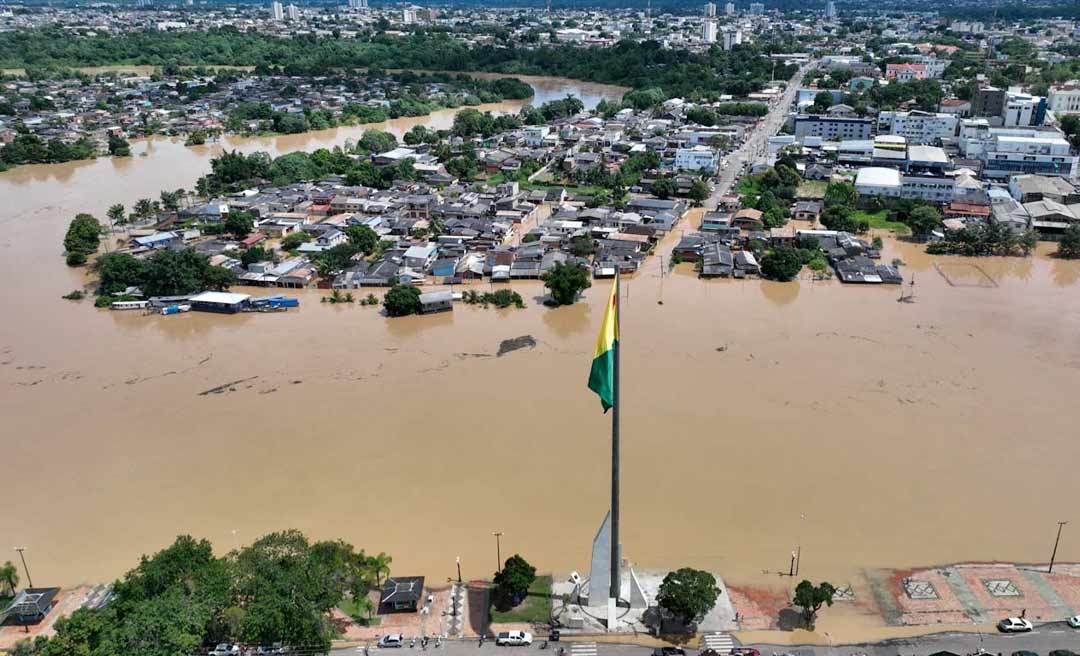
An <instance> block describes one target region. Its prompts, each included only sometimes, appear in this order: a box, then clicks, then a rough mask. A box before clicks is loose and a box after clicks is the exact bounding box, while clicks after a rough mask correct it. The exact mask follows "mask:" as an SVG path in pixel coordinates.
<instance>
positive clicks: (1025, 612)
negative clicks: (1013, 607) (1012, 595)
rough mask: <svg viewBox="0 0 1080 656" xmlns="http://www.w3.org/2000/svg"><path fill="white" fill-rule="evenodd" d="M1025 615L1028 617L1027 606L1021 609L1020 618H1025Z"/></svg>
mask: <svg viewBox="0 0 1080 656" xmlns="http://www.w3.org/2000/svg"><path fill="white" fill-rule="evenodd" d="M1025 617H1027V609H1026V608H1025V609H1024V610H1022V611H1020V619H1024V618H1025Z"/></svg>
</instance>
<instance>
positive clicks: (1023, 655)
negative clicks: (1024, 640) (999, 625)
mask: <svg viewBox="0 0 1080 656" xmlns="http://www.w3.org/2000/svg"><path fill="white" fill-rule="evenodd" d="M1012 656H1039V655H1038V654H1037V653H1035V652H1033V651H1028V650H1026V649H1021V650H1020V651H1014V652H1013V653H1012Z"/></svg>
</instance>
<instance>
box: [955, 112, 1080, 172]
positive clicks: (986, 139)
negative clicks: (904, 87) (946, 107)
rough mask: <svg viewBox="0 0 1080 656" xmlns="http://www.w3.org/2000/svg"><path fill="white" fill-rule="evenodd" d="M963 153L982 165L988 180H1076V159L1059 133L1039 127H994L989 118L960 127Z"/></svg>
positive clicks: (969, 121)
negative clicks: (1028, 176)
mask: <svg viewBox="0 0 1080 656" xmlns="http://www.w3.org/2000/svg"><path fill="white" fill-rule="evenodd" d="M959 145H960V153H961V154H962V155H963V156H964V157H967V158H970V159H978V160H980V161H981V162H982V163H983V175H985V176H986V177H988V178H1008V177H1009V176H1012V175H1018V174H1022V173H1038V174H1041V175H1057V176H1062V177H1073V176H1075V175H1076V174H1077V172H1078V168H1077V166H1078V162H1077V160H1078V159H1080V158H1077V157H1075V156H1073V155H1072V154H1071V152H1070V147H1069V142H1068V141H1067V140H1066V139H1065V135H1063V134H1062V133H1061V131H1059V130H1054V129H1045V128H1037V127H991V126H990V124H989V122H988V121H987V120H986V119H984V118H983V119H979V118H974V119H967V120H964V121H962V122H961V124H960V140H959Z"/></svg>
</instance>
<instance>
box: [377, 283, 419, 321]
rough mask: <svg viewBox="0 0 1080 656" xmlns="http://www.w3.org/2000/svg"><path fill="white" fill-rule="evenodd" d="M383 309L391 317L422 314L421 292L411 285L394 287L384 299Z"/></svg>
mask: <svg viewBox="0 0 1080 656" xmlns="http://www.w3.org/2000/svg"><path fill="white" fill-rule="evenodd" d="M383 307H384V308H385V309H386V314H387V315H389V316H391V317H404V316H408V315H410V314H419V313H420V290H419V289H417V288H416V287H412V286H410V285H394V286H393V287H391V288H390V291H388V292H386V296H384V297H383Z"/></svg>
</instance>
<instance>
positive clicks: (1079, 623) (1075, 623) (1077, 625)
mask: <svg viewBox="0 0 1080 656" xmlns="http://www.w3.org/2000/svg"><path fill="white" fill-rule="evenodd" d="M1065 622H1066V623H1067V624H1068V625H1069V626H1071V627H1072V628H1074V629H1080V615H1073V616H1072V617H1070V618H1069V619H1067V620H1065Z"/></svg>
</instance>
